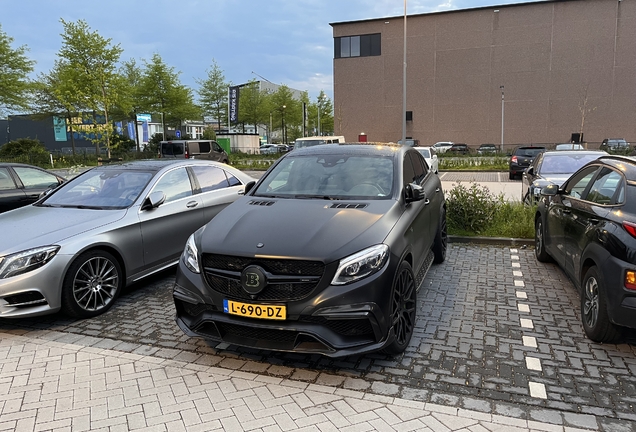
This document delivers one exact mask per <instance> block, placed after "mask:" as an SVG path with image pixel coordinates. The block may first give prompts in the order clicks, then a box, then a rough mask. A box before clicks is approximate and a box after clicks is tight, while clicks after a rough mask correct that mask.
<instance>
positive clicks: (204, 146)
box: [198, 141, 210, 153]
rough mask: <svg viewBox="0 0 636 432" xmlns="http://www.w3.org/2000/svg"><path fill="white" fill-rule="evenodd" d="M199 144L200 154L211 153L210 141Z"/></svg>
mask: <svg viewBox="0 0 636 432" xmlns="http://www.w3.org/2000/svg"><path fill="white" fill-rule="evenodd" d="M198 144H199V153H210V143H209V142H208V141H203V142H200V143H198Z"/></svg>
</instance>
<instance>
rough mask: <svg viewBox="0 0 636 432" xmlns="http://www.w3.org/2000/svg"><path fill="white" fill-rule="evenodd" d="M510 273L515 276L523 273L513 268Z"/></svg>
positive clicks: (520, 275)
mask: <svg viewBox="0 0 636 432" xmlns="http://www.w3.org/2000/svg"><path fill="white" fill-rule="evenodd" d="M512 275H513V276H516V277H523V273H521V272H520V271H519V270H513V271H512Z"/></svg>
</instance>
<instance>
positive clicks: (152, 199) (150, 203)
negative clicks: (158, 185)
mask: <svg viewBox="0 0 636 432" xmlns="http://www.w3.org/2000/svg"><path fill="white" fill-rule="evenodd" d="M165 200H166V194H164V193H163V192H161V191H156V192H153V193H151V194H150V195H148V198H146V199H145V200H144V203H143V204H142V205H141V209H142V210H152V209H154V208H157V207H159V206H160V205H161V204H163V203H164V201H165Z"/></svg>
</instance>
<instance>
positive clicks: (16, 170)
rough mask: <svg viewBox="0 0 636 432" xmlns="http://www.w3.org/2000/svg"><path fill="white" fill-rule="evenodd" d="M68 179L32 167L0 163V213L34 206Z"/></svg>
mask: <svg viewBox="0 0 636 432" xmlns="http://www.w3.org/2000/svg"><path fill="white" fill-rule="evenodd" d="M65 181H66V179H64V177H61V176H59V175H57V174H54V173H52V172H49V171H46V170H43V169H42V168H38V167H35V166H31V165H26V164H20V163H4V162H0V213H2V212H6V211H9V210H13V209H16V208H19V207H23V206H25V205H28V204H32V203H34V202H36V201H37V200H38V198H39V197H40V194H42V193H43V192H45V191H47V190H49V189H53V188H56V187H58V186H59V185H61V184H62V183H64V182H65Z"/></svg>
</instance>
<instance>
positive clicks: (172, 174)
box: [153, 168, 192, 203]
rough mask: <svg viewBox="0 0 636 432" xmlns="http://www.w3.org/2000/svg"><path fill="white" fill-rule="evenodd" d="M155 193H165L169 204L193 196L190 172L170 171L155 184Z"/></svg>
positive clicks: (181, 169) (180, 169)
mask: <svg viewBox="0 0 636 432" xmlns="http://www.w3.org/2000/svg"><path fill="white" fill-rule="evenodd" d="M153 191H154V192H163V193H164V194H165V195H166V201H165V202H167V203H168V202H171V201H176V200H179V199H181V198H185V197H189V196H190V195H192V185H191V184H190V177H189V176H188V172H187V171H186V169H185V168H177V169H174V170H172V171H169V172H168V173H166V174H164V175H163V177H161V179H160V180H159V181H158V182H157V184H155V187H154V189H153Z"/></svg>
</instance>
